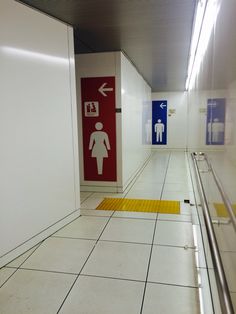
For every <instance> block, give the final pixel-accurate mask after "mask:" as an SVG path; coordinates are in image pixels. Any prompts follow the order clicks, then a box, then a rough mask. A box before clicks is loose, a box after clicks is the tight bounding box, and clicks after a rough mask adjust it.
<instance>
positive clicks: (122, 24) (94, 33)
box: [22, 0, 195, 92]
mask: <svg viewBox="0 0 236 314" xmlns="http://www.w3.org/2000/svg"><path fill="white" fill-rule="evenodd" d="M22 2H24V3H26V4H28V5H30V6H32V7H34V8H37V9H39V10H41V11H43V12H45V13H47V14H49V15H51V16H54V17H56V18H58V19H60V20H62V21H64V22H67V23H69V24H71V25H72V26H73V27H74V29H75V51H76V53H86V52H101V51H117V50H122V51H124V52H125V54H126V55H127V56H128V57H129V59H130V60H131V61H132V62H133V63H134V64H135V66H136V68H137V69H138V70H139V72H140V73H141V74H142V75H143V77H144V78H145V79H146V81H147V82H148V83H149V84H150V85H151V87H152V90H153V91H156V92H157V91H181V90H184V86H185V80H186V73H187V65H188V54H189V46H190V40H191V31H192V22H193V16H194V9H195V0H50V1H48V0H23V1H22Z"/></svg>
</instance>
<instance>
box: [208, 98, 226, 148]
mask: <svg viewBox="0 0 236 314" xmlns="http://www.w3.org/2000/svg"><path fill="white" fill-rule="evenodd" d="M206 123H207V125H206V144H207V145H224V142H225V99H224V98H215V99H208V100H207V120H206Z"/></svg>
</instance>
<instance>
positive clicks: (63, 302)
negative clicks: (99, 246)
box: [57, 243, 96, 314]
mask: <svg viewBox="0 0 236 314" xmlns="http://www.w3.org/2000/svg"><path fill="white" fill-rule="evenodd" d="M95 247H96V243H94V246H93V248H92V250H91V251H90V253H89V255H88V256H87V258H86V260H85V262H84V264H83V266H82V267H81V269H80V272H79V273H78V274H77V276H76V278H75V280H74V281H73V283H72V285H71V287H70V289H69V290H68V292H67V294H66V296H65V298H64V299H63V301H62V303H61V305H60V307H59V309H58V310H57V314H58V313H59V312H60V311H61V309H62V307H63V305H64V304H65V301H66V299H67V298H68V296H69V294H70V292H71V291H72V289H73V287H74V285H75V283H76V281H77V280H78V278H79V276H80V274H81V272H82V269H83V268H84V266H85V264H86V263H87V261H88V259H89V257H90V256H91V254H92V252H93V251H94V249H95Z"/></svg>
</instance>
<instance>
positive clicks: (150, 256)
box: [140, 153, 171, 314]
mask: <svg viewBox="0 0 236 314" xmlns="http://www.w3.org/2000/svg"><path fill="white" fill-rule="evenodd" d="M170 156H171V153H169V158H168V162H167V165H166V171H165V176H164V181H163V185H162V189H161V193H160V200H161V197H162V193H163V190H164V184H165V179H166V175H167V171H168V166H169V162H170ZM157 218H158V213H157V215H156V220H155V225H154V230H153V237H152V244H151V250H150V255H149V261H148V267H147V275H146V280H145V285H144V290H143V297H142V303H141V308H140V314H142V312H143V306H144V299H145V295H146V289H147V283H148V275H149V269H150V265H151V258H152V251H153V244H154V239H155V233H156V227H157V221H158V219H157Z"/></svg>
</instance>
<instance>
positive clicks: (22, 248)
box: [0, 210, 80, 268]
mask: <svg viewBox="0 0 236 314" xmlns="http://www.w3.org/2000/svg"><path fill="white" fill-rule="evenodd" d="M79 216H80V210H75V211H73V212H72V213H71V214H69V215H68V216H66V217H64V218H62V219H60V220H59V221H57V222H56V223H55V224H53V225H51V226H49V227H48V228H47V229H45V230H42V231H41V232H40V233H38V234H36V235H35V236H33V237H32V238H30V239H29V240H27V241H25V242H23V243H22V244H20V245H19V246H17V247H16V248H14V249H12V250H11V251H10V252H8V253H6V254H4V255H3V256H1V257H0V268H1V267H3V266H5V265H6V264H8V263H10V262H11V261H12V260H14V259H15V258H17V257H18V256H20V255H21V254H23V253H25V252H26V251H28V250H29V249H31V248H32V247H34V246H35V245H36V244H38V243H39V242H41V241H43V240H45V239H46V238H48V237H49V236H51V235H52V234H53V233H55V232H56V231H58V230H59V229H61V228H62V227H64V226H65V225H66V224H68V223H70V222H71V221H73V220H74V219H76V218H78V217H79Z"/></svg>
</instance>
